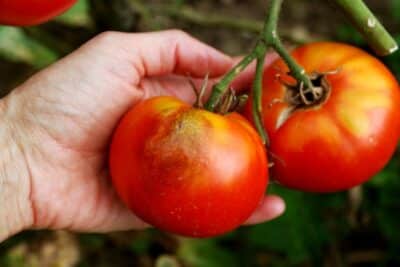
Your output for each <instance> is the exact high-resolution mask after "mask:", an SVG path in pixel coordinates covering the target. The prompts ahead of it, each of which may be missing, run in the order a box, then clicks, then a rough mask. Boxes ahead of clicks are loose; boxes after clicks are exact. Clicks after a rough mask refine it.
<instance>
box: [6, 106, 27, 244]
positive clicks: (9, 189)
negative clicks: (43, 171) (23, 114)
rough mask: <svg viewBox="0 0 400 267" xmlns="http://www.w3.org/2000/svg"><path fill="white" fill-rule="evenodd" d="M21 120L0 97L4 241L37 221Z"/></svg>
mask: <svg viewBox="0 0 400 267" xmlns="http://www.w3.org/2000/svg"><path fill="white" fill-rule="evenodd" d="M17 124H18V120H17V118H16V116H13V114H12V112H11V108H10V107H9V106H8V102H7V100H6V99H5V98H4V99H0V125H1V127H0V148H1V149H0V203H1V206H0V242H1V241H3V240H4V239H6V238H8V237H9V236H11V235H13V234H16V233H18V232H20V231H22V230H24V229H27V228H29V227H30V226H31V225H32V224H33V211H32V205H31V201H30V175H29V168H28V165H27V163H26V157H25V152H24V149H23V145H22V142H21V141H22V140H18V139H19V138H18V136H20V134H19V129H18V127H17Z"/></svg>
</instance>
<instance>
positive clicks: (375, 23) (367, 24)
mask: <svg viewBox="0 0 400 267" xmlns="http://www.w3.org/2000/svg"><path fill="white" fill-rule="evenodd" d="M331 1H333V2H334V3H335V4H336V5H337V6H338V7H339V8H340V9H341V10H342V11H343V12H344V13H345V15H346V17H348V18H349V19H350V20H351V22H352V23H353V24H354V26H355V27H356V28H357V29H358V30H359V31H360V32H361V33H362V34H363V35H364V38H365V39H366V40H367V42H368V43H369V45H370V46H371V47H372V48H373V49H374V50H375V52H376V53H377V54H379V55H381V56H384V55H389V54H392V53H393V52H395V51H396V50H397V49H398V45H397V43H396V41H395V40H394V39H393V38H392V36H391V35H390V34H389V33H388V32H387V31H386V29H385V28H384V27H383V26H382V24H381V23H380V22H379V20H378V19H377V18H376V17H375V16H374V14H373V13H372V12H371V10H369V8H368V7H367V6H366V5H365V3H364V2H363V1H362V0H331Z"/></svg>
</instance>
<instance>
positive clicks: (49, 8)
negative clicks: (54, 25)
mask: <svg viewBox="0 0 400 267" xmlns="http://www.w3.org/2000/svg"><path fill="white" fill-rule="evenodd" d="M75 2H76V0H0V24H7V25H15V26H31V25H37V24H40V23H43V22H46V21H48V20H50V19H52V18H53V17H56V16H58V15H60V14H61V13H63V12H64V11H66V10H67V9H68V8H69V7H71V6H72V5H73V4H75Z"/></svg>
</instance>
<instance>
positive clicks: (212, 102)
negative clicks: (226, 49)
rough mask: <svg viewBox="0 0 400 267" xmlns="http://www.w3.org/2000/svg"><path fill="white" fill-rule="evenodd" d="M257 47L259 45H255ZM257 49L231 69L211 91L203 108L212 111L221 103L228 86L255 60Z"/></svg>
mask: <svg viewBox="0 0 400 267" xmlns="http://www.w3.org/2000/svg"><path fill="white" fill-rule="evenodd" d="M257 46H259V45H257ZM257 50H258V49H257V47H256V48H255V49H253V50H252V52H251V53H250V54H248V55H247V56H246V57H244V58H243V59H242V60H241V61H240V62H239V63H238V64H237V65H236V66H235V67H233V68H232V69H231V70H230V71H229V72H228V73H227V74H226V75H225V76H224V77H223V78H222V80H221V81H219V82H218V83H217V84H215V85H214V87H213V89H212V93H211V96H210V98H209V100H208V101H207V103H206V105H205V108H206V109H207V110H209V111H214V110H215V108H216V107H217V105H218V104H219V103H220V101H221V97H222V96H223V95H224V94H225V93H226V91H227V90H228V89H229V85H230V84H231V83H232V81H233V80H234V79H235V78H236V77H237V75H238V74H239V73H241V72H242V71H243V70H244V69H245V68H246V67H247V66H248V65H249V64H250V63H251V62H253V60H254V59H256V58H257V53H258V52H257Z"/></svg>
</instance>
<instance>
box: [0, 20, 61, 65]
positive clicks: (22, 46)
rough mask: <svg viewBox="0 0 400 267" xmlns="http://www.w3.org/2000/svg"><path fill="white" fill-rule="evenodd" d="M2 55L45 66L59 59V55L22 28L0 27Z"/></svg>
mask: <svg viewBox="0 0 400 267" xmlns="http://www.w3.org/2000/svg"><path fill="white" fill-rule="evenodd" d="M0 57H3V58H5V59H8V60H10V61H14V62H23V63H27V64H30V65H32V66H33V67H35V68H43V67H45V66H47V65H49V64H50V63H52V62H54V61H55V60H57V58H58V55H57V54H56V53H55V52H54V51H52V50H50V49H48V48H47V47H45V46H43V45H41V44H40V43H39V42H37V41H35V40H33V39H31V38H29V37H28V36H26V35H25V34H24V32H23V31H22V30H21V29H20V28H16V27H0Z"/></svg>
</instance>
